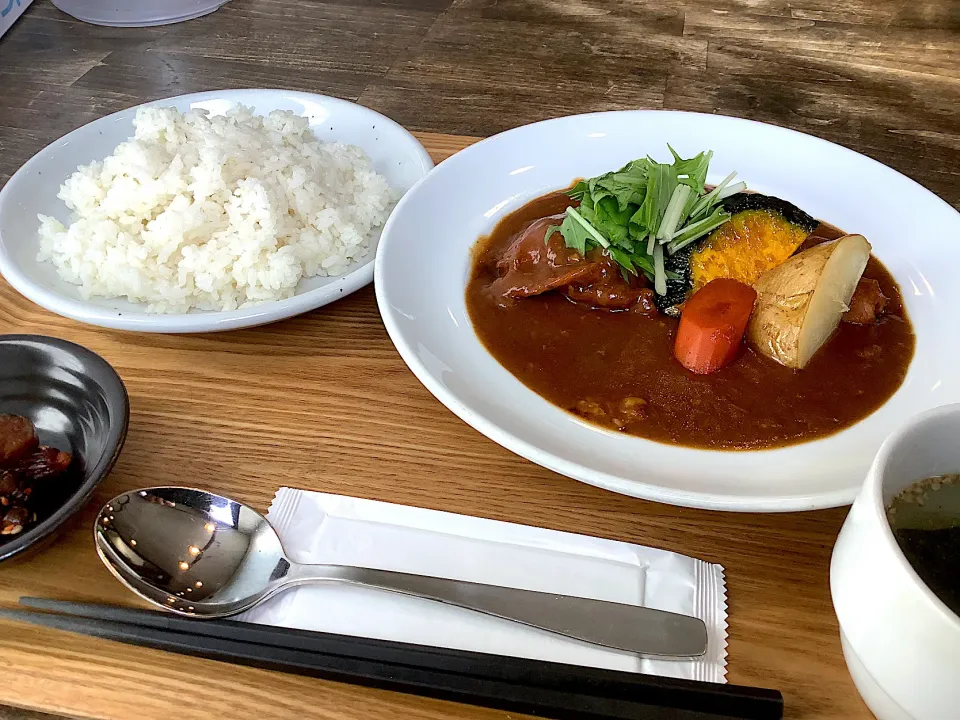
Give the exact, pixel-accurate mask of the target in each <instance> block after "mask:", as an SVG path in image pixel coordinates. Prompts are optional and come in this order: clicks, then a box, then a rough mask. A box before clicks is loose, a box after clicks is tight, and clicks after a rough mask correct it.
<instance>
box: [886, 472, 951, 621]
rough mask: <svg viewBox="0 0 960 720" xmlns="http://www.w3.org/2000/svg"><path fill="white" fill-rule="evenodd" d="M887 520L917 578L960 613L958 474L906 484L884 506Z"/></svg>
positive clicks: (949, 606) (945, 603)
mask: <svg viewBox="0 0 960 720" xmlns="http://www.w3.org/2000/svg"><path fill="white" fill-rule="evenodd" d="M887 520H888V521H889V522H890V528H891V529H892V530H893V536H894V537H895V538H896V540H897V545H899V546H900V550H901V552H902V553H903V555H904V557H906V558H907V561H908V562H909V563H910V565H911V566H912V567H913V569H914V570H915V571H916V573H917V575H919V576H920V579H921V580H923V582H924V584H925V585H926V586H927V587H928V588H930V590H931V591H932V592H933V594H934V595H936V596H937V597H938V598H940V600H941V601H942V602H943V604H944V605H946V606H947V607H948V608H950V609H951V610H952V611H953V612H954V614H955V615H957V616H960V474H951V475H938V476H936V477H931V478H926V479H925V480H920V481H919V482H916V483H914V484H913V485H910V486H909V487H907V488H905V489H904V490H902V491H901V492H900V494H898V495H897V496H896V497H895V498H894V499H893V501H892V502H891V503H890V507H889V508H887Z"/></svg>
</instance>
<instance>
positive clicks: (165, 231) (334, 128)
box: [0, 90, 433, 333]
mask: <svg viewBox="0 0 960 720" xmlns="http://www.w3.org/2000/svg"><path fill="white" fill-rule="evenodd" d="M432 167H433V162H432V161H431V160H430V156H429V155H428V154H427V152H426V150H424V148H423V146H422V145H420V143H419V142H418V141H417V140H416V138H414V137H413V136H412V135H411V134H410V133H409V132H407V131H406V130H404V129H403V128H402V127H401V126H400V125H398V124H397V123H395V122H393V121H392V120H390V119H389V118H386V117H384V116H383V115H380V114H379V113H376V112H374V111H372V110H369V109H367V108H364V107H361V106H359V105H355V104H353V103H350V102H346V101H344V100H338V99H335V98H330V97H325V96H322V95H314V94H311V93H304V92H296V91H287V90H222V91H213V92H205V93H196V94H193V95H183V96H180V97H175V98H169V99H166V100H159V101H157V102H152V103H147V104H145V105H140V106H138V107H134V108H130V109H128V110H123V111H121V112H118V113H115V114H113V115H110V116H108V117H105V118H101V119H100V120H96V121H94V122H92V123H90V124H88V125H85V126H83V127H81V128H79V129H78V130H74V131H73V132H71V133H70V134H68V135H66V136H64V137H62V138H61V139H59V140H57V141H55V142H54V143H52V144H50V145H48V146H47V147H46V148H44V149H43V150H41V151H40V152H39V153H37V154H36V155H35V156H34V157H33V158H31V159H30V160H29V161H28V162H27V163H26V164H25V165H24V166H23V167H22V168H20V170H18V171H17V173H16V174H14V176H13V177H12V178H10V180H9V182H8V183H7V184H6V186H4V188H3V189H2V190H0V272H2V273H3V276H4V277H5V278H6V279H7V281H8V282H9V283H10V284H11V285H12V286H13V287H14V288H16V289H17V290H18V291H19V292H20V293H22V294H23V295H24V296H26V297H27V298H29V299H30V300H32V301H33V302H35V303H37V304H38V305H41V306H42V307H44V308H46V309H48V310H51V311H53V312H55V313H58V314H60V315H63V316H66V317H70V318H74V319H76V320H80V321H82V322H86V323H91V324H93V325H100V326H103V327H109V328H114V329H120V330H139V331H144V332H163V333H191V332H211V331H218V330H232V329H235V328H242V327H252V326H256V325H263V324H266V323H270V322H274V321H276V320H281V319H284V318H288V317H292V316H294V315H298V314H300V313H304V312H307V311H310V310H314V309H316V308H318V307H321V306H323V305H326V304H327V303H330V302H333V301H335V300H338V299H339V298H342V297H344V296H346V295H347V294H349V293H351V292H353V291H355V290H357V289H359V288H361V287H363V286H364V285H367V284H368V283H369V282H370V281H371V280H372V278H373V262H374V256H375V254H376V247H377V242H378V240H379V238H380V231H381V229H382V227H383V224H384V222H386V219H387V217H388V216H389V214H390V212H391V210H392V209H393V207H394V205H396V203H397V201H398V200H399V199H400V197H401V196H402V195H403V193H405V192H406V191H407V190H409V189H410V187H411V186H413V185H414V184H415V183H416V182H417V181H418V180H420V179H421V178H422V177H424V176H425V175H426V174H427V173H428V172H429V171H430V170H431V169H432Z"/></svg>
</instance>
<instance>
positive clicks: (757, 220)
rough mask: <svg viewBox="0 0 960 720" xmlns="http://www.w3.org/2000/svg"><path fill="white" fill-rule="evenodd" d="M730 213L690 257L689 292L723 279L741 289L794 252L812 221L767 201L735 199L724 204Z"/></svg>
mask: <svg viewBox="0 0 960 720" xmlns="http://www.w3.org/2000/svg"><path fill="white" fill-rule="evenodd" d="M724 209H726V210H727V212H729V213H730V220H729V222H726V223H724V224H723V225H721V226H720V227H718V228H717V229H716V230H714V231H713V232H712V233H710V235H708V236H707V237H706V239H704V240H703V241H702V242H701V243H700V244H699V245H697V246H696V249H695V250H694V251H693V252H692V253H691V255H690V282H691V290H692V291H693V292H696V291H697V290H699V289H700V288H702V287H703V286H704V285H706V284H707V283H708V282H710V281H711V280H715V279H717V278H729V279H731V280H739V281H740V282H742V283H745V284H747V285H752V284H753V283H755V282H756V281H757V280H758V279H759V278H760V276H761V275H763V273H765V272H766V271H767V270H770V269H772V268H775V267H776V266H777V265H780V264H781V263H782V262H784V261H785V260H786V259H787V258H789V257H790V256H791V255H793V253H795V252H796V251H797V248H799V247H800V246H801V245H802V244H803V241H804V240H806V239H807V236H808V235H809V234H810V233H811V232H813V230H814V228H816V227H817V221H816V220H814V219H813V218H812V217H810V216H809V215H807V214H806V213H805V212H803V211H802V210H800V209H799V208H797V207H796V206H794V205H791V204H790V203H788V202H786V201H784V200H780V199H779V198H775V197H771V196H769V195H759V194H756V193H740V194H738V195H733V196H732V197H730V198H727V201H726V202H725V203H724Z"/></svg>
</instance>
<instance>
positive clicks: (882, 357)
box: [466, 193, 914, 449]
mask: <svg viewBox="0 0 960 720" xmlns="http://www.w3.org/2000/svg"><path fill="white" fill-rule="evenodd" d="M570 204H572V203H571V201H570V199H569V198H568V197H567V196H566V195H564V194H563V193H551V194H549V195H545V196H543V197H541V198H537V199H536V200H534V201H532V202H530V203H528V204H527V205H525V206H523V207H521V208H520V209H518V210H517V211H515V212H514V213H512V214H510V215H508V216H507V217H505V218H504V219H503V220H502V221H501V222H500V223H499V224H498V225H497V226H496V228H494V230H493V232H492V233H491V234H490V235H489V236H488V237H485V238H481V239H480V240H479V241H478V243H477V246H476V248H475V252H474V259H473V269H472V272H471V276H470V280H469V283H468V286H467V290H466V304H467V309H468V312H469V314H470V318H471V321H472V322H473V326H474V329H475V331H476V333H477V336H478V337H479V338H480V340H481V342H482V343H483V344H484V346H485V347H486V348H487V350H488V351H489V352H490V353H491V354H492V355H493V356H494V357H495V358H496V359H497V360H498V361H499V362H500V363H501V364H502V365H503V366H504V367H505V368H506V369H507V370H509V371H510V372H511V373H513V374H514V375H515V376H516V377H517V378H518V379H519V380H521V381H522V382H523V383H524V384H525V385H526V386H527V387H529V388H530V389H531V390H533V391H534V392H536V393H537V394H538V395H540V396H542V397H543V398H545V399H546V400H548V401H550V402H551V403H553V404H555V405H557V406H559V407H561V408H563V409H565V410H568V411H570V412H573V413H576V414H577V415H579V416H580V417H582V418H584V419H586V420H587V421H589V422H594V423H596V424H600V425H603V426H606V427H609V428H611V429H613V430H618V431H622V432H625V433H628V434H630V435H636V436H639V437H643V438H647V439H650V440H655V441H658V442H664V443H670V444H676V445H683V446H687V447H697V448H710V449H759V448H771V447H779V446H784V445H791V444H795V443H800V442H804V441H807V440H811V439H813V438H818V437H823V436H826V435H830V434H832V433H835V432H837V431H839V430H842V429H843V428H846V427H849V426H851V425H853V424H854V423H856V422H858V421H859V420H862V419H863V418H865V417H866V416H868V415H870V414H871V413H872V412H873V411H874V410H876V409H877V408H879V407H880V406H881V405H883V403H884V402H886V401H887V400H888V399H889V398H890V396H891V395H893V393H894V392H896V390H897V388H899V387H900V385H901V384H902V382H903V380H904V377H905V376H906V373H907V368H908V367H909V365H910V360H911V358H912V356H913V351H914V335H913V331H912V328H911V325H910V322H909V320H908V318H907V315H906V312H905V310H904V308H903V303H902V298H901V294H900V289H899V287H898V286H897V284H896V282H895V281H894V279H893V277H892V276H891V275H890V273H889V272H888V271H887V270H886V268H884V266H883V265H882V264H881V263H880V261H879V260H877V259H876V258H874V257H872V256H871V258H870V261H869V264H868V266H867V269H866V271H865V272H864V274H863V277H864V278H871V279H874V280H876V281H877V282H878V283H879V284H880V287H881V289H882V291H883V294H884V295H885V296H886V297H887V299H888V301H887V305H886V312H885V314H884V315H883V316H882V317H881V318H879V319H878V321H877V322H875V323H873V324H869V325H856V324H852V323H846V322H844V323H841V324H840V327H839V328H838V329H837V331H836V332H835V333H834V335H833V337H832V338H831V339H830V340H829V341H828V342H827V344H826V345H825V346H824V347H822V348H821V349H820V351H819V352H818V353H817V355H816V356H815V357H814V358H813V360H812V361H811V362H810V364H809V365H808V366H807V367H806V368H804V369H803V370H799V371H798V370H791V369H789V368H786V367H784V366H782V365H779V364H778V363H776V362H774V361H773V360H770V359H768V358H766V357H764V356H762V355H760V354H758V353H757V352H755V351H754V350H752V349H751V348H750V347H749V346H747V345H743V346H742V347H741V350H740V355H739V357H738V358H737V359H736V361H734V362H733V363H732V364H730V365H729V366H727V367H725V368H723V369H722V370H721V371H720V372H717V373H714V374H712V375H694V374H693V373H691V372H689V371H687V370H686V369H684V368H683V367H682V366H681V365H680V363H679V362H677V360H676V359H675V358H674V355H673V344H674V337H675V335H676V331H677V325H678V323H679V321H678V320H677V319H676V318H672V317H668V316H666V315H663V314H655V313H654V314H651V313H649V312H637V311H635V310H620V311H614V310H611V309H609V308H603V309H597V308H594V307H591V306H589V305H586V304H582V303H577V302H573V301H571V299H569V298H568V297H567V296H566V295H564V294H561V293H559V292H545V293H542V294H538V295H535V296H532V297H523V298H518V299H515V300H512V301H510V302H503V298H502V297H499V296H498V295H497V293H496V292H491V287H493V286H495V284H496V282H497V280H498V279H499V278H500V275H501V272H500V270H499V269H498V260H499V258H500V257H501V256H502V254H503V253H504V251H505V249H506V248H507V247H509V246H510V244H511V243H512V242H513V241H514V240H515V239H516V237H517V236H518V233H520V232H522V231H523V230H524V229H525V228H526V227H527V226H528V225H530V224H531V223H532V222H533V221H535V220H537V219H540V218H545V217H547V216H550V215H554V214H557V213H561V212H563V211H564V209H565V208H566V207H567V206H568V205H570ZM840 235H842V233H841V232H840V231H839V230H837V229H836V228H834V227H832V226H829V225H826V224H823V223H821V225H820V226H819V227H818V228H817V229H816V230H815V231H814V233H813V235H812V236H811V237H810V238H809V239H808V241H807V244H808V245H809V244H811V243H815V242H822V241H824V240H830V239H834V238H836V237H839V236H840ZM618 409H620V410H622V411H623V412H618Z"/></svg>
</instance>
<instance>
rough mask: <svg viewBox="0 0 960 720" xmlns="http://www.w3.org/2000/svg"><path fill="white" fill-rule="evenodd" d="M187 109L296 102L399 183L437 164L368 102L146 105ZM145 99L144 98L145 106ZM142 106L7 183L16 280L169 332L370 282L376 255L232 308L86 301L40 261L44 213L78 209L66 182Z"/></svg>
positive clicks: (249, 321)
mask: <svg viewBox="0 0 960 720" xmlns="http://www.w3.org/2000/svg"><path fill="white" fill-rule="evenodd" d="M145 104H146V105H148V106H150V105H153V106H161V107H175V108H177V109H179V110H181V111H186V110H189V109H191V108H205V109H206V110H208V111H210V112H211V113H212V114H215V115H217V114H223V113H225V112H226V111H227V110H229V109H230V108H232V107H234V106H236V105H237V104H243V105H247V106H250V107H252V108H253V109H254V111H255V112H257V113H260V114H266V113H269V112H271V111H273V110H290V111H292V112H295V113H297V114H298V115H302V116H304V117H307V118H309V119H310V127H311V128H312V129H313V131H314V133H315V134H316V135H317V136H318V137H319V138H320V139H321V140H332V141H337V142H344V143H349V144H352V145H358V146H360V147H361V148H363V149H364V150H365V151H366V153H367V154H368V155H369V156H370V158H371V159H372V160H373V164H374V167H375V168H376V170H377V171H378V172H380V173H381V174H383V175H384V176H385V177H386V178H387V180H388V181H389V182H390V184H391V186H393V187H395V188H397V189H399V190H404V191H405V190H407V189H409V188H410V187H411V186H412V185H413V184H414V183H416V182H417V181H418V180H420V178H422V177H423V176H424V175H426V174H427V173H428V172H429V171H430V170H431V169H432V168H433V161H432V160H431V159H430V156H429V155H428V154H427V151H426V150H424V148H423V146H422V145H421V144H420V143H419V142H418V141H417V139H416V138H415V137H413V135H411V134H410V133H409V132H407V131H406V130H404V129H403V128H402V127H401V126H400V125H398V124H397V123H395V122H394V121H393V120H390V119H389V118H386V117H384V116H383V115H381V114H380V113H377V112H374V111H373V110H370V109H368V108H365V107H361V106H360V105H355V104H354V103H351V102H347V101H345V100H338V99H336V98H330V97H325V96H323V95H314V94H313V93H305V92H296V91H292V90H216V91H212V92H203V93H194V94H192V95H181V96H179V97H174V98H168V99H166V100H157V101H156V102H152V103H145ZM138 107H139V106H138ZM136 111H137V108H136V107H133V108H129V109H127V110H122V111H120V112H118V113H114V114H113V115H108V116H107V117H104V118H101V119H99V120H95V121H93V122H92V123H89V124H87V125H84V126H83V127H81V128H79V129H77V130H74V131H73V132H71V133H69V134H68V135H65V136H64V137H62V138H60V139H59V140H57V141H56V142H53V143H51V144H50V145H48V146H47V147H45V148H44V149H43V150H41V151H40V152H39V153H37V154H36V155H34V156H33V157H32V158H31V159H30V160H28V161H27V162H26V164H24V166H23V167H21V168H20V169H19V170H18V171H17V172H16V173H15V174H14V176H13V177H12V178H10V180H9V182H7V184H6V186H4V188H3V189H2V190H0V273H2V274H3V276H4V277H5V278H6V279H7V282H9V283H10V284H11V285H12V286H13V287H14V288H16V289H17V290H18V291H19V292H20V293H22V294H23V295H25V296H26V297H27V298H29V299H30V300H32V301H33V302H35V303H37V304H38V305H40V306H42V307H45V308H46V309H47V310H50V311H52V312H55V313H57V314H59V315H64V316H66V317H69V318H73V319H75V320H80V321H82V322H86V323H90V324H92V325H100V326H102V327H108V328H114V329H118V330H140V331H146V332H161V333H191V332H211V331H217V330H233V329H236V328H242V327H252V326H255V325H263V324H266V323H270V322H274V321H276V320H281V319H284V318H288V317H292V316H294V315H299V314H300V313H304V312H307V311H309V310H314V309H316V308H318V307H321V306H322V305H326V304H327V303H330V302H333V301H334V300H338V299H339V298H342V297H344V296H346V295H348V294H349V293H351V292H353V291H355V290H357V289H359V288H361V287H363V286H364V285H367V284H368V283H369V282H370V280H371V279H373V260H374V256H375V253H374V252H371V253H370V254H369V255H368V256H367V257H366V258H364V259H363V260H361V261H359V262H357V263H355V264H354V265H353V266H352V268H351V269H350V270H349V271H348V272H347V273H346V274H344V275H340V276H337V277H315V278H309V279H306V280H303V281H302V282H301V283H300V285H299V286H298V287H297V292H296V295H294V296H293V297H291V298H288V299H286V300H281V301H279V302H268V303H263V304H261V305H256V306H254V307H250V308H244V309H241V310H232V311H228V312H196V311H194V312H189V313H186V314H181V315H160V314H155V313H147V312H146V308H145V306H143V305H140V304H136V303H131V302H127V301H125V300H118V299H103V298H99V299H98V298H91V299H90V300H83V299H82V298H81V297H80V294H79V292H78V291H77V286H75V285H72V284H70V283H68V282H65V281H64V280H61V279H60V277H59V276H58V275H57V272H56V270H55V269H54V267H53V265H52V264H51V263H39V262H37V259H36V258H37V251H38V249H39V242H40V241H39V236H38V229H39V226H40V221H39V220H37V214H38V213H43V214H44V215H52V216H54V217H56V218H57V219H58V220H60V221H61V222H63V223H67V222H68V221H69V219H70V211H69V210H68V209H67V207H66V205H64V203H63V201H61V200H59V199H58V198H57V193H58V192H59V191H60V185H61V183H62V182H63V181H64V180H66V179H67V177H68V176H69V175H70V174H71V173H73V172H74V171H75V170H76V169H77V166H78V165H83V164H86V163H89V162H91V161H93V160H98V159H101V158H103V157H106V156H107V155H109V154H110V153H112V152H113V150H114V148H116V146H117V145H119V144H120V143H121V142H123V141H124V140H126V139H127V138H129V137H131V136H132V135H133V118H134V116H135V115H136Z"/></svg>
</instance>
